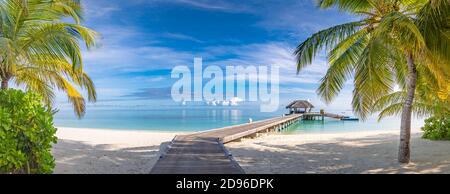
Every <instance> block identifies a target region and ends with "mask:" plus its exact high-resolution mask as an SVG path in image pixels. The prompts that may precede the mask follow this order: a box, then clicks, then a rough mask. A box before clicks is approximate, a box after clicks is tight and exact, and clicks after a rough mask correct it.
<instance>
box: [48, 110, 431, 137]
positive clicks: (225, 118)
mask: <svg viewBox="0 0 450 194" xmlns="http://www.w3.org/2000/svg"><path fill="white" fill-rule="evenodd" d="M330 112H331V111H330ZM284 113H286V111H284V110H279V111H277V112H274V113H261V112H259V111H258V109H255V108H253V107H239V108H237V107H220V108H216V107H189V108H187V107H166V108H114V109H110V108H91V109H89V110H88V113H87V114H86V116H85V117H84V118H83V119H77V118H76V117H75V116H74V114H73V112H72V110H70V109H66V110H60V111H59V112H58V113H57V114H56V116H55V125H56V126H57V127H71V128H99V129H119V130H145V131H179V132H193V131H202V130H208V129H215V128H220V127H226V126H231V125H238V124H243V123H247V122H248V121H249V119H250V118H251V119H252V120H253V121H258V120H263V119H268V118H272V117H278V116H281V115H283V114H284ZM333 113H338V114H345V115H348V116H352V113H351V112H344V111H334V112H333ZM423 123H424V122H423V119H415V120H414V121H413V128H420V127H422V126H423ZM399 127H400V120H399V118H395V117H392V118H387V119H384V120H382V121H381V122H378V121H377V117H376V115H375V116H373V117H371V118H369V119H368V120H367V121H365V122H362V121H360V122H358V121H340V120H336V119H326V120H325V121H324V122H322V121H300V122H299V123H298V124H296V125H293V126H291V127H290V129H289V130H288V133H326V132H349V131H370V130H392V129H399Z"/></svg>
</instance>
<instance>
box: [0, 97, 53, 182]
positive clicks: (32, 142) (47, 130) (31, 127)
mask: <svg viewBox="0 0 450 194" xmlns="http://www.w3.org/2000/svg"><path fill="white" fill-rule="evenodd" d="M41 100H42V99H41V98H40V97H39V96H38V95H36V94H34V93H30V92H28V93H24V92H22V91H19V90H12V89H9V90H0V174H3V173H20V174H25V173H27V174H30V173H33V174H35V173H39V174H42V173H52V172H53V168H54V166H55V162H54V159H53V156H52V154H51V148H52V144H53V143H56V137H55V133H56V129H55V128H54V127H53V112H52V110H51V109H49V108H48V107H46V106H42V103H41Z"/></svg>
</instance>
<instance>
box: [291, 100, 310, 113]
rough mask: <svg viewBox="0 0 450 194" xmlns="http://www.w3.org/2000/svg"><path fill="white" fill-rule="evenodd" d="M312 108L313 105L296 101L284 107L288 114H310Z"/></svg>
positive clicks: (303, 101) (304, 101)
mask: <svg viewBox="0 0 450 194" xmlns="http://www.w3.org/2000/svg"><path fill="white" fill-rule="evenodd" d="M313 108H314V105H313V104H311V103H310V102H308V101H306V100H296V101H294V102H291V103H290V104H289V105H287V106H286V109H289V114H303V113H310V112H311V111H312V109H313Z"/></svg>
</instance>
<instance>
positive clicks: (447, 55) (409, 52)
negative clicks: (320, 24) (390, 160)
mask: <svg viewBox="0 0 450 194" xmlns="http://www.w3.org/2000/svg"><path fill="white" fill-rule="evenodd" d="M317 2H318V5H319V6H320V7H321V8H330V7H337V8H338V9H339V10H341V11H344V12H348V13H350V14H354V15H356V16H357V17H355V18H359V20H357V21H355V22H350V23H346V24H341V25H338V26H334V27H331V28H328V29H325V30H322V31H320V32H318V33H316V34H313V35H312V36H311V37H310V38H308V39H307V40H306V41H304V42H303V43H301V44H300V45H299V46H298V48H297V50H296V51H295V54H296V56H297V62H298V63H297V67H298V72H300V71H301V70H302V69H303V68H305V67H306V66H308V65H310V64H311V63H312V61H313V59H314V58H315V57H316V56H317V54H318V53H319V52H321V51H323V50H325V51H326V52H327V53H328V62H329V68H328V71H327V73H326V75H325V76H324V77H323V79H322V80H321V83H320V86H319V88H318V90H317V92H318V94H319V95H320V96H321V98H322V99H323V100H324V101H325V102H327V103H329V102H331V101H333V100H334V99H335V98H336V97H337V96H338V94H339V92H340V91H341V90H342V89H343V87H344V86H345V83H346V82H347V81H348V80H349V79H353V84H354V91H353V102H352V105H353V108H354V111H355V113H356V114H357V115H358V116H359V117H361V118H362V119H367V117H368V116H369V115H370V114H373V113H375V112H379V111H381V114H380V118H383V117H385V116H389V115H401V117H402V120H401V144H400V151H399V161H400V162H403V163H408V162H409V160H410V144H409V141H410V131H411V117H412V112H415V113H417V114H418V115H428V114H434V113H436V112H439V111H448V108H449V107H448V94H449V86H448V83H449V82H450V65H449V64H450V23H449V21H450V1H449V0H318V1H317ZM446 103H447V104H446ZM445 104H446V105H445Z"/></svg>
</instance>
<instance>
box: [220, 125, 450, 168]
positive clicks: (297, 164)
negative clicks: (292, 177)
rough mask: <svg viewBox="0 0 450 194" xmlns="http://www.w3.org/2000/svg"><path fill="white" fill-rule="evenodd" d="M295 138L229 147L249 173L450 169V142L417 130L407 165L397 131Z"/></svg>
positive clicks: (252, 142)
mask: <svg viewBox="0 0 450 194" xmlns="http://www.w3.org/2000/svg"><path fill="white" fill-rule="evenodd" d="M286 137H287V138H290V137H289V136H286ZM269 138H270V137H269ZM291 141H292V140H291ZM294 142H295V144H294V145H288V144H286V143H283V142H282V143H273V144H271V143H268V141H265V140H258V139H254V140H244V141H242V142H239V143H234V144H231V145H230V146H228V148H229V150H230V151H231V152H232V154H233V155H234V157H235V158H236V159H237V161H238V162H239V164H240V165H241V166H242V167H243V168H244V170H245V171H246V173H250V174H254V173H255V174H259V173H270V174H271V173H275V174H292V173H295V174H303V173H319V174H322V173H326V174H329V173H331V174H339V173H343V174H360V173H383V174H384V173H450V142H448V141H428V140H423V139H421V138H420V135H419V134H416V135H414V137H413V140H412V163H411V164H409V165H400V164H399V163H397V160H396V158H397V148H398V136H396V135H389V134H386V135H376V136H368V137H364V138H356V139H355V138H352V139H346V138H337V139H334V140H333V141H324V142H323V143H322V142H320V143H307V142H305V143H302V142H301V140H298V141H295V140H294Z"/></svg>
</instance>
